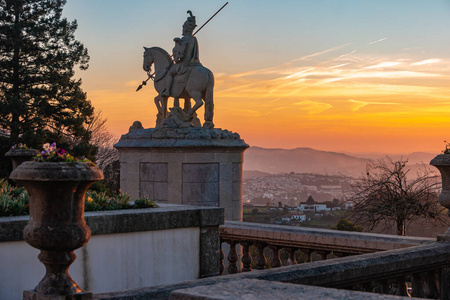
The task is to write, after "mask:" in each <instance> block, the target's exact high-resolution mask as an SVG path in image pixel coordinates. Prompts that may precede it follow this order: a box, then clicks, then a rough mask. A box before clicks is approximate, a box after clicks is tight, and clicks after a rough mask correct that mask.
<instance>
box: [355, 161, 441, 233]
mask: <svg viewBox="0 0 450 300" xmlns="http://www.w3.org/2000/svg"><path fill="white" fill-rule="evenodd" d="M406 163H407V161H404V160H399V161H393V160H392V159H391V158H389V157H387V158H386V159H381V160H378V161H375V162H370V163H368V164H367V167H366V174H365V175H363V176H362V177H361V178H360V179H358V180H357V181H356V183H355V184H353V185H352V188H353V191H354V195H353V196H352V197H351V198H350V199H349V201H350V202H352V203H353V208H352V210H351V212H350V216H351V218H352V220H353V221H354V222H355V223H357V224H360V225H363V226H365V227H368V229H369V230H372V229H374V227H375V226H378V225H381V226H384V227H383V228H382V229H383V231H386V230H387V229H388V228H389V225H392V224H396V226H397V234H398V235H405V230H406V225H407V223H410V222H411V221H413V220H415V219H418V218H423V219H429V220H430V219H431V220H433V221H436V220H441V221H443V220H444V217H443V216H444V214H443V211H444V210H445V208H443V207H442V206H441V205H440V204H439V202H438V194H439V189H440V181H439V177H438V176H437V175H436V174H435V173H433V172H432V171H431V170H430V169H428V168H426V167H425V166H424V168H423V169H422V170H421V171H420V173H418V174H417V176H416V177H414V178H411V177H412V176H410V178H408V173H409V168H408V167H407V166H406Z"/></svg>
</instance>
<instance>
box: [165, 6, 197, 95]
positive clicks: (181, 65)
mask: <svg viewBox="0 0 450 300" xmlns="http://www.w3.org/2000/svg"><path fill="white" fill-rule="evenodd" d="M188 14H189V15H190V16H189V17H188V18H187V20H186V22H184V24H183V32H182V35H183V37H182V38H175V39H173V40H174V42H175V47H174V48H173V50H172V53H173V60H174V64H172V65H171V66H170V68H169V70H168V71H167V75H166V88H165V89H164V91H163V92H162V93H161V96H163V97H169V96H170V95H171V92H172V91H171V89H172V85H173V77H174V76H175V75H181V74H184V73H186V72H187V71H188V69H189V67H191V66H195V65H201V64H200V60H199V58H198V42H197V38H196V37H195V36H193V35H192V32H193V31H194V28H195V27H197V25H196V24H195V16H193V15H192V12H191V11H190V10H188Z"/></svg>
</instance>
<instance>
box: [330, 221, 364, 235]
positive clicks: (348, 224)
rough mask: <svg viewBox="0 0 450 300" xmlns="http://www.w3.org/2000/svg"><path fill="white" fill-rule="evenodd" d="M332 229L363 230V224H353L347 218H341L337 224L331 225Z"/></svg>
mask: <svg viewBox="0 0 450 300" xmlns="http://www.w3.org/2000/svg"><path fill="white" fill-rule="evenodd" d="M331 229H335V230H342V231H357V232H362V231H363V228H362V227H361V226H359V225H356V224H353V223H352V222H351V221H349V220H348V219H346V218H340V219H339V221H338V223H337V224H336V226H333V227H331Z"/></svg>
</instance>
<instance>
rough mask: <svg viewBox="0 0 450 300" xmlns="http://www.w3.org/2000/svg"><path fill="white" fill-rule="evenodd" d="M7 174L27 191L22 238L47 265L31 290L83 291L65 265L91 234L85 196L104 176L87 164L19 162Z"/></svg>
mask: <svg viewBox="0 0 450 300" xmlns="http://www.w3.org/2000/svg"><path fill="white" fill-rule="evenodd" d="M10 178H11V179H12V180H14V181H16V182H17V183H19V184H21V185H23V186H24V187H25V188H26V189H27V191H28V193H29V197H30V221H29V222H28V224H27V226H26V227H25V229H24V231H23V234H24V239H25V240H26V242H27V243H28V244H30V245H31V246H33V247H35V248H37V249H40V250H41V253H40V254H39V256H38V257H39V260H40V261H41V262H42V263H43V264H44V265H45V268H46V274H45V276H44V278H43V279H42V280H41V282H40V283H39V284H38V286H37V287H36V288H35V290H34V291H33V292H31V293H35V294H38V295H51V296H53V295H73V294H80V293H82V290H81V288H80V287H79V286H78V285H77V283H76V282H75V281H74V280H73V279H72V278H71V277H70V275H69V266H70V265H71V264H72V262H73V261H74V260H75V258H76V256H75V254H74V253H73V250H75V249H78V248H80V247H82V246H83V245H85V244H86V243H87V242H88V240H89V238H90V235H91V232H90V229H89V227H88V226H87V225H86V222H85V220H84V199H85V195H86V191H87V189H88V188H89V186H90V185H91V184H92V183H93V182H95V181H98V180H101V179H103V174H102V172H101V171H100V169H98V168H97V167H95V166H91V165H90V164H89V163H68V162H24V163H22V164H21V165H20V166H19V167H17V168H16V169H15V170H14V171H13V172H12V173H11V175H10ZM82 294H85V293H82ZM90 295H92V294H90ZM90 297H91V296H90ZM77 299H78V298H77ZM83 299H84V298H83ZM85 299H88V298H85Z"/></svg>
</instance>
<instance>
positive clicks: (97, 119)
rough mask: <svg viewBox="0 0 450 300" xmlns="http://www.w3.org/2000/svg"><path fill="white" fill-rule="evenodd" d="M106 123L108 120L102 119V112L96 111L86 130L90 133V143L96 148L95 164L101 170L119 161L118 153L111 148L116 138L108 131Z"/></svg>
mask: <svg viewBox="0 0 450 300" xmlns="http://www.w3.org/2000/svg"><path fill="white" fill-rule="evenodd" d="M107 121H108V119H105V118H103V115H102V111H101V110H96V111H95V112H94V115H93V117H92V119H91V122H90V123H89V125H88V128H87V130H89V131H90V132H91V143H92V144H93V145H95V146H96V147H97V148H98V151H97V155H96V160H95V163H96V164H97V166H98V167H99V168H100V169H102V170H104V169H105V167H106V166H107V165H109V164H111V163H112V162H113V161H115V160H118V159H119V155H118V152H117V150H116V149H115V148H114V147H113V145H114V143H115V142H117V140H118V138H117V136H115V135H113V134H112V133H110V132H109V131H108V126H107V124H106V122H107Z"/></svg>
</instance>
